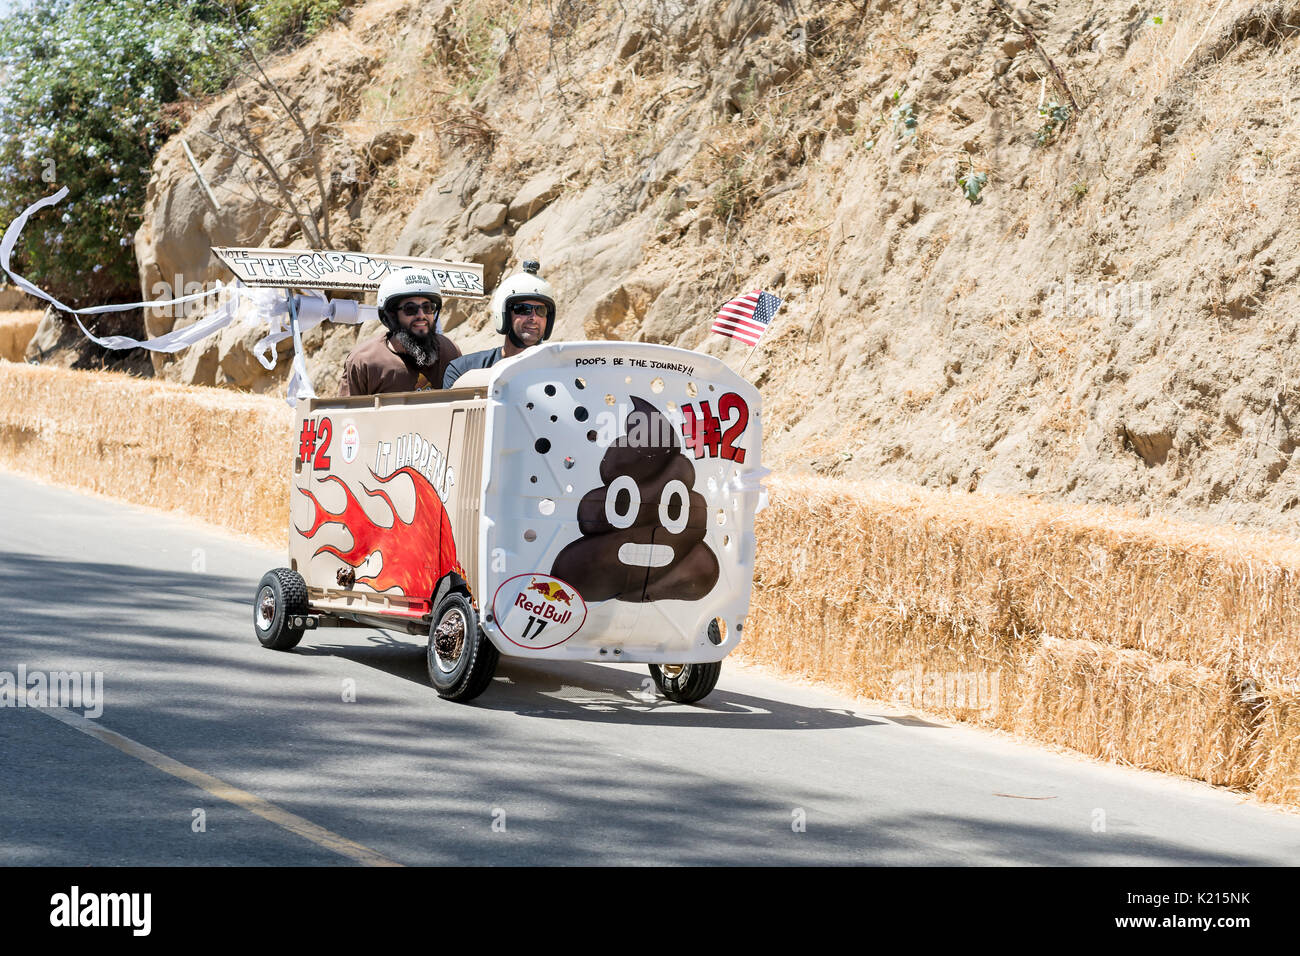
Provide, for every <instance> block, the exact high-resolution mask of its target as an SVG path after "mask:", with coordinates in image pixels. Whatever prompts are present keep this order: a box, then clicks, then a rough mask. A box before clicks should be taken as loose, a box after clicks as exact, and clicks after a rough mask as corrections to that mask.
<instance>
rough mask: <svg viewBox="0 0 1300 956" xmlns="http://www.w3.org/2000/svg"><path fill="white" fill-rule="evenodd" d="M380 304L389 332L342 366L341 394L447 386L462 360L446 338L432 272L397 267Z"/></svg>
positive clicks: (385, 285) (381, 287) (356, 351)
mask: <svg viewBox="0 0 1300 956" xmlns="http://www.w3.org/2000/svg"><path fill="white" fill-rule="evenodd" d="M375 305H376V306H377V307H378V309H379V320H380V321H381V322H383V323H384V327H385V328H386V329H387V330H388V331H387V332H386V333H385V334H384V335H383V336H379V337H376V338H372V339H368V340H366V341H365V342H362V343H360V344H359V345H357V346H356V348H354V349H353V350H352V351H351V353H349V355H348V358H347V362H346V363H345V364H344V366H343V381H342V383H341V385H340V387H339V394H340V395H377V394H380V393H383V392H418V391H423V390H425V389H430V388H440V387H442V380H443V376H444V375H445V374H446V371H447V366H448V365H449V364H450V363H451V362H452V361H453V360H454V359H457V358H459V357H460V349H459V348H457V347H456V343H454V342H452V340H451V339H449V338H447V336H445V335H443V334H442V322H441V321H440V315H441V313H442V294H441V291H440V289H439V286H438V282H437V280H436V279H435V278H434V276H433V273H431V272H429V271H428V270H427V269H398V270H395V271H393V272H390V273H389V274H388V275H387V276H385V277H384V281H383V282H381V283H380V285H379V294H378V296H377V298H376V301H375Z"/></svg>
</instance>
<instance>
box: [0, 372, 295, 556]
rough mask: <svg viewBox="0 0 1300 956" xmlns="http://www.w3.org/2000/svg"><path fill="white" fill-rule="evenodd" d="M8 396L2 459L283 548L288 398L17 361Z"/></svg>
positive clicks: (3, 406)
mask: <svg viewBox="0 0 1300 956" xmlns="http://www.w3.org/2000/svg"><path fill="white" fill-rule="evenodd" d="M0 395H3V400H0V467H3V468H7V469H9V470H11V471H15V472H18V473H20V474H24V475H27V476H30V477H32V478H37V479H41V480H45V481H50V482H53V483H56V484H60V485H66V486H68V487H72V488H79V489H83V490H85V491H93V492H98V493H99V494H104V495H111V496H113V497H115V498H120V499H122V500H124V501H130V502H134V503H136V504H144V505H150V506H152V507H156V508H165V509H168V510H175V511H180V512H183V513H185V514H187V515H189V516H191V517H194V518H199V519H201V520H203V521H209V522H211V523H213V524H216V525H220V526H222V527H224V528H228V529H229V530H231V531H236V532H239V533H242V534H249V535H253V536H255V537H257V538H259V539H261V540H263V541H266V542H267V543H268V544H274V545H275V546H278V547H283V546H284V542H285V535H286V529H287V525H288V516H289V469H288V461H289V455H290V451H289V433H290V430H291V428H292V417H293V416H292V413H291V412H290V410H289V407H288V406H287V405H286V404H285V403H284V402H283V401H278V400H276V399H274V398H268V397H264V396H260V395H243V394H239V393H237V392H232V391H226V390H224V389H217V388H202V387H197V386H185V385H174V384H170V383H163V382H155V381H151V380H142V379H136V378H131V377H130V376H127V375H121V374H115V373H111V372H74V371H69V370H66V369H50V368H41V367H39V366H31V365H14V364H9V363H0Z"/></svg>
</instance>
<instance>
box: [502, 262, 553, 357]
mask: <svg viewBox="0 0 1300 956" xmlns="http://www.w3.org/2000/svg"><path fill="white" fill-rule="evenodd" d="M541 267H542V266H541V263H539V262H537V260H535V259H526V260H525V261H524V271H523V272H516V273H515V274H514V275H512V276H511V277H510V278H509V279H506V280H505V281H504V282H502V283H501V284H500V285H499V286H497V288H496V291H495V292H493V293H492V314H493V315H495V316H496V319H497V331H498V332H500V333H501V334H502V335H508V336H509V337H510V339H511V341H514V338H515V329H514V326H513V325H512V324H511V322H510V307H511V306H512V305H514V304H515V303H516V302H522V301H524V300H525V299H538V300H539V301H541V302H545V303H546V328H545V330H544V331H543V332H542V341H543V342H545V341H546V340H547V339H549V338H550V337H551V330H552V329H554V328H555V290H554V289H552V288H551V284H550V283H549V282H547V281H546V280H545V279H543V278H542V277H541V276H539V275H538V274H537V270H538V269H540V268H541ZM515 344H516V345H522V344H523V343H522V342H515Z"/></svg>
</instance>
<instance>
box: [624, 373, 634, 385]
mask: <svg viewBox="0 0 1300 956" xmlns="http://www.w3.org/2000/svg"><path fill="white" fill-rule="evenodd" d="M623 384H624V385H631V384H632V376H631V375H629V376H628V377H627V378H625V379H623Z"/></svg>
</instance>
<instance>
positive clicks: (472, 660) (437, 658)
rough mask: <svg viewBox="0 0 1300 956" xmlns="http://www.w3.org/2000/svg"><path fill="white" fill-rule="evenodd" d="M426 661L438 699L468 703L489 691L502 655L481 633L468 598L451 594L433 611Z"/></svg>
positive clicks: (460, 594)
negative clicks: (488, 688) (443, 698)
mask: <svg viewBox="0 0 1300 956" xmlns="http://www.w3.org/2000/svg"><path fill="white" fill-rule="evenodd" d="M425 657H426V660H427V663H428V666H429V680H430V682H431V683H432V684H433V689H434V690H436V691H437V692H438V696H439V697H445V698H446V699H447V700H458V701H467V700H473V699H474V698H475V697H477V696H478V695H479V694H481V693H483V691H485V690H487V686H488V684H490V683H491V682H492V675H493V674H495V673H496V669H497V660H498V659H499V657H500V654H499V652H498V651H497V649H496V646H495V645H494V644H493V643H492V642H491V641H489V640H488V639H487V637H486V636H485V635H484V634H483V632H482V631H481V630H479V626H478V615H477V614H475V613H474V605H472V604H470V601H469V598H468V597H466V596H465V595H464V594H462V593H461V592H460V591H452V592H450V593H449V594H447V595H446V596H444V597H443V599H442V600H441V601H440V602H439V603H438V606H437V607H436V608H434V610H433V620H432V621H431V622H430V623H429V648H428V651H427V653H426V655H425Z"/></svg>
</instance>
